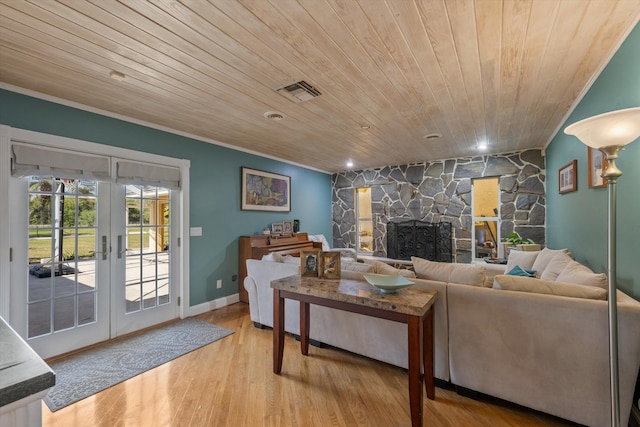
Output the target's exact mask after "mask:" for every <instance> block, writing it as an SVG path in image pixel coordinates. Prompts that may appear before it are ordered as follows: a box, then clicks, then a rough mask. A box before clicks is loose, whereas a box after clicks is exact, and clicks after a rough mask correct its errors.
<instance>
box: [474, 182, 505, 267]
mask: <svg viewBox="0 0 640 427" xmlns="http://www.w3.org/2000/svg"><path fill="white" fill-rule="evenodd" d="M498 206H499V179H498V178H497V177H496V178H480V179H474V180H473V213H472V215H473V225H474V226H473V230H472V236H473V239H474V241H475V245H473V257H474V258H484V257H491V258H495V257H497V256H498V252H497V250H498V242H499V241H500V236H499V230H500V227H499V226H500V216H499V213H498Z"/></svg>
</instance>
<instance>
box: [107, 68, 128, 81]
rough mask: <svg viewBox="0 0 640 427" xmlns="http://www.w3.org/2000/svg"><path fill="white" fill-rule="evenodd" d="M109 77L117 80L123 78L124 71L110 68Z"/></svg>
mask: <svg viewBox="0 0 640 427" xmlns="http://www.w3.org/2000/svg"><path fill="white" fill-rule="evenodd" d="M109 77H111V78H112V79H113V80H117V81H119V82H121V81H123V80H124V77H125V76H124V73H121V72H120V71H116V70H111V71H109Z"/></svg>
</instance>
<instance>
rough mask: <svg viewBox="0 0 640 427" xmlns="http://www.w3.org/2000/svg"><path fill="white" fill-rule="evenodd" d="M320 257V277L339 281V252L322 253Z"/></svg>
mask: <svg viewBox="0 0 640 427" xmlns="http://www.w3.org/2000/svg"><path fill="white" fill-rule="evenodd" d="M320 257H321V258H322V262H321V264H320V267H321V274H320V277H322V278H324V279H339V278H340V252H339V251H327V252H322V253H321V255H320Z"/></svg>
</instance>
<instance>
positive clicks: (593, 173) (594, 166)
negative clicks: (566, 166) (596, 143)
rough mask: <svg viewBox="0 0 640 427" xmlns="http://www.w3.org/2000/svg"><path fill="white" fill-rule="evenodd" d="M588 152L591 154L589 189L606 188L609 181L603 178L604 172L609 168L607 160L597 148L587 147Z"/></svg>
mask: <svg viewBox="0 0 640 427" xmlns="http://www.w3.org/2000/svg"><path fill="white" fill-rule="evenodd" d="M587 150H588V153H589V188H602V187H606V186H607V180H605V179H604V178H603V177H602V172H604V170H605V169H606V168H607V159H606V158H605V157H604V155H603V154H602V151H600V150H598V149H597V148H592V147H587Z"/></svg>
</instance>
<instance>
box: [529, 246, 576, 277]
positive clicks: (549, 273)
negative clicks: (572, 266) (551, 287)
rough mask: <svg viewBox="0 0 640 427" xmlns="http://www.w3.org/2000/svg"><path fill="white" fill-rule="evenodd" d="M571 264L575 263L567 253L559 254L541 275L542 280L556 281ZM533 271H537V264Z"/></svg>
mask: <svg viewBox="0 0 640 427" xmlns="http://www.w3.org/2000/svg"><path fill="white" fill-rule="evenodd" d="M570 262H573V259H571V257H570V256H569V255H568V254H567V253H566V252H557V253H556V254H555V255H554V256H553V258H551V261H549V264H547V266H546V267H545V268H544V271H543V272H542V273H541V274H540V278H541V279H542V280H556V279H557V278H558V275H559V274H560V273H561V272H562V270H564V268H565V267H566V266H567V265H569V263H570ZM533 269H534V270H535V269H536V267H535V263H534V266H533ZM538 271H540V270H538Z"/></svg>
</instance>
